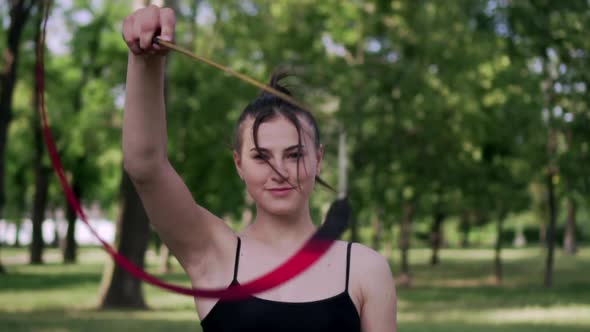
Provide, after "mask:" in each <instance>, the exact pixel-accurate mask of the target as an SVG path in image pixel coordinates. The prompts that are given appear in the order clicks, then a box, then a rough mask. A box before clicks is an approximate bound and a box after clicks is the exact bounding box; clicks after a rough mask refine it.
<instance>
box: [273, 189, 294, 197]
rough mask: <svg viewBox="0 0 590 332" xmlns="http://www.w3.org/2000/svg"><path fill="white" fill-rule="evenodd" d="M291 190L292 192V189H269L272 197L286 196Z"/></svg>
mask: <svg viewBox="0 0 590 332" xmlns="http://www.w3.org/2000/svg"><path fill="white" fill-rule="evenodd" d="M292 190H293V188H272V189H269V191H270V192H271V194H273V195H274V196H286V195H288V194H289V193H290V192H291V191H292Z"/></svg>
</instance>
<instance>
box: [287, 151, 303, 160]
mask: <svg viewBox="0 0 590 332" xmlns="http://www.w3.org/2000/svg"><path fill="white" fill-rule="evenodd" d="M301 155H302V154H301V152H293V153H289V158H292V159H299V158H301Z"/></svg>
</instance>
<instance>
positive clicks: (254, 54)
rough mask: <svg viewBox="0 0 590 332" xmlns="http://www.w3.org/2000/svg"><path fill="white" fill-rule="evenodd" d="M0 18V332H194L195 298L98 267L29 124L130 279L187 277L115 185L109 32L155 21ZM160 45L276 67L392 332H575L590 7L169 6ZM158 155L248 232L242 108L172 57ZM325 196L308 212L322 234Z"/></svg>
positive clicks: (27, 8) (589, 290)
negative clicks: (305, 116)
mask: <svg viewBox="0 0 590 332" xmlns="http://www.w3.org/2000/svg"><path fill="white" fill-rule="evenodd" d="M45 3H47V2H46V1H34V0H29V1H27V0H20V1H19V0H10V1H7V2H1V3H0V23H1V26H2V33H1V34H0V45H2V46H1V49H2V60H0V61H1V62H0V68H2V72H1V73H0V74H1V76H0V80H1V81H0V82H1V85H0V112H1V114H0V152H1V154H0V155H1V159H0V166H1V167H0V179H1V181H0V211H1V215H0V218H1V219H2V220H1V221H0V246H1V248H0V270H1V274H0V326H1V328H0V329H1V330H7V331H99V330H100V331H103V330H105V329H106V330H115V331H122V330H125V331H159V330H163V329H175V330H177V329H190V330H197V331H198V330H199V324H198V316H197V315H196V313H195V311H194V304H193V302H192V299H191V298H189V297H186V296H182V295H176V294H171V293H167V292H164V291H162V290H159V289H155V288H154V287H152V286H147V285H142V284H140V283H138V282H137V281H135V280H134V279H132V278H130V277H129V276H128V275H126V273H124V272H123V271H121V270H120V269H119V268H118V267H115V266H113V264H112V263H111V260H110V258H109V256H108V255H107V254H106V253H105V252H104V251H102V249H100V248H99V247H98V246H97V245H96V243H95V242H92V241H91V240H90V238H89V237H88V234H87V233H85V232H87V231H86V225H84V224H83V223H82V222H81V221H80V220H78V221H76V215H75V212H74V211H73V210H72V209H71V208H70V207H68V205H67V203H66V200H65V199H64V195H63V193H62V190H61V188H60V187H59V183H58V181H57V178H56V176H55V175H54V173H53V170H52V167H51V164H50V162H49V158H48V155H47V152H46V149H45V147H44V143H43V138H42V134H41V128H40V118H39V100H38V99H37V96H36V94H35V93H34V91H35V89H36V84H38V81H37V80H36V79H35V66H36V64H37V61H39V58H38V57H37V56H36V54H37V53H38V51H39V50H40V49H41V48H43V50H44V52H45V57H44V59H45V63H44V65H45V75H44V78H45V103H46V105H47V112H48V117H49V122H50V125H51V130H52V132H53V135H54V138H55V140H56V145H57V148H58V152H59V154H60V156H61V158H62V162H63V165H64V168H65V169H66V175H67V178H68V180H69V182H70V184H71V186H72V187H73V190H74V192H75V193H76V195H77V197H78V198H79V200H80V201H81V202H82V203H83V205H84V207H85V208H86V211H87V212H88V215H89V217H90V221H91V223H93V224H94V225H95V226H97V227H99V228H100V229H101V233H102V234H103V235H104V236H105V238H106V239H107V240H108V241H109V242H112V243H113V244H114V245H115V246H116V248H117V249H118V250H119V251H121V252H122V253H123V254H124V255H126V256H127V257H129V258H130V259H131V260H132V261H134V262H136V263H137V264H139V265H140V266H145V268H146V269H147V270H148V271H149V272H152V273H155V274H156V275H157V276H159V277H161V278H164V279H166V280H168V281H172V282H175V283H180V284H185V285H187V278H186V277H185V276H184V274H183V272H182V270H181V268H180V267H179V266H178V264H177V263H176V261H175V260H174V259H173V258H172V257H170V254H169V253H168V251H167V249H166V247H165V246H163V245H162V244H161V243H160V242H159V240H158V238H157V236H156V235H155V234H154V233H153V232H152V231H151V230H150V228H149V224H148V221H147V219H146V218H145V215H144V213H143V210H142V207H141V204H140V203H139V201H138V199H137V196H136V195H135V193H134V190H133V188H132V186H131V185H130V182H129V180H128V178H127V177H126V176H124V173H123V172H122V156H121V146H120V139H121V136H120V135H121V122H122V112H123V103H124V97H125V95H124V93H125V70H126V61H127V49H126V45H125V43H124V42H123V40H122V38H121V24H122V19H123V18H124V17H125V16H126V15H128V14H129V13H131V12H132V10H133V9H134V8H138V7H141V6H145V5H147V4H149V1H139V0H136V1H107V0H103V1H101V0H57V1H52V7H51V12H50V16H49V22H48V25H47V36H46V42H45V44H44V45H42V44H40V43H39V40H40V38H39V37H40V33H41V26H42V15H41V14H42V10H41V9H42V8H41V5H43V4H45ZM155 3H158V4H160V5H165V6H169V7H172V8H175V10H176V13H177V21H178V23H177V34H176V43H177V44H179V45H181V46H183V47H186V48H188V49H190V50H192V51H194V52H195V53H197V54H199V55H203V56H205V57H209V58H212V59H214V60H215V61H217V62H220V63H222V64H225V65H228V66H229V67H231V68H233V69H235V70H237V71H239V72H242V73H245V74H248V75H250V76H252V77H254V78H256V79H258V80H261V81H267V79H268V77H269V75H270V73H271V72H272V70H273V69H274V68H277V67H278V66H285V67H287V68H289V69H290V70H291V71H292V72H293V73H294V74H295V76H294V77H293V78H291V80H290V85H291V86H292V87H293V88H294V90H295V91H296V92H297V97H298V98H299V99H301V100H303V101H305V102H306V103H307V104H308V105H311V108H312V109H313V111H314V114H315V115H316V116H317V118H318V120H319V122H320V127H321V130H322V135H323V136H322V138H323V143H324V145H325V150H326V157H325V164H324V167H323V168H322V175H323V177H324V178H325V179H326V180H327V182H328V183H330V184H332V185H333V186H334V187H335V188H337V190H338V191H340V192H347V193H348V195H349V197H350V200H351V203H352V205H353V209H354V216H353V218H352V219H351V223H350V225H349V228H348V230H347V232H346V233H345V234H344V236H343V239H345V240H353V241H358V242H362V243H364V244H366V245H368V246H370V247H372V248H374V249H376V250H378V251H380V252H381V253H383V254H384V255H385V256H386V257H387V258H388V259H389V260H390V263H391V267H392V270H393V273H394V277H395V279H396V283H397V289H398V321H399V330H400V331H473V330H478V331H519V332H522V331H525V332H526V331H535V332H542V331H588V330H590V248H589V247H588V243H589V241H590V205H589V202H590V171H589V169H590V168H589V167H590V110H589V102H590V97H589V96H590V95H589V94H588V88H589V84H590V70H589V64H590V54H589V53H588V52H589V50H590V47H589V46H590V38H589V37H588V36H589V35H590V2H588V1H586V0H571V1H550V0H512V1H511V0H453V1H442V0H441V1H435V0H424V1H410V0H406V1H402V0H387V1H386V0H382V1H378V0H374V1H369V0H350V1H340V0H323V1H311V0H299V1H261V0H245V1H238V0H216V1H206V0H193V1H188V0H166V1H160V2H155ZM166 70H167V82H166V83H167V87H168V88H167V90H166V97H167V108H168V111H167V112H168V128H169V140H170V142H169V143H170V144H169V156H170V159H171V161H172V163H173V164H174V165H175V167H176V168H177V170H178V171H179V173H180V174H181V175H182V177H183V178H184V179H185V181H186V183H187V185H188V186H189V188H190V189H191V190H192V192H193V194H194V196H195V198H196V199H197V200H198V201H199V202H200V203H202V205H204V206H205V207H207V208H209V209H210V210H212V211H213V212H214V213H216V214H218V215H220V216H222V217H224V219H226V220H227V222H228V223H229V224H230V225H232V227H234V228H235V229H236V230H238V229H240V228H242V227H244V226H245V225H247V224H248V223H249V222H250V221H251V219H252V216H253V213H254V210H253V206H252V202H251V201H250V200H249V199H248V197H247V196H246V194H245V190H244V188H243V185H242V184H241V182H240V181H239V178H238V177H237V176H236V175H235V170H234V166H233V163H232V159H231V150H230V146H231V144H230V143H231V133H232V130H233V127H234V123H235V121H236V120H237V117H238V116H239V114H240V112H241V110H242V109H243V107H244V106H245V105H246V104H247V103H248V101H250V100H252V99H253V98H254V97H255V96H256V94H257V91H256V89H255V88H253V87H251V86H249V85H246V84H245V83H243V82H240V81H238V80H236V79H234V78H232V77H230V76H228V75H227V74H224V73H222V72H220V71H218V70H215V69H213V68H210V67H207V66H205V65H204V64H201V63H197V62H195V61H193V60H191V59H189V58H187V57H185V56H182V55H180V54H174V53H171V54H170V56H169V61H168V63H167V68H166ZM335 197H336V196H335V194H334V193H331V192H330V191H327V190H323V189H318V190H317V192H316V193H315V194H314V196H313V199H312V210H313V215H314V218H315V220H317V222H318V223H319V222H320V220H322V218H323V216H324V214H325V212H326V209H327V207H328V206H329V204H330V202H331V201H333V200H334V198H335Z"/></svg>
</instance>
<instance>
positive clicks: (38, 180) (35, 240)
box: [30, 165, 49, 264]
mask: <svg viewBox="0 0 590 332" xmlns="http://www.w3.org/2000/svg"><path fill="white" fill-rule="evenodd" d="M48 188H49V169H47V168H45V167H43V165H35V198H34V202H33V217H32V223H33V236H32V241H31V252H30V254H31V255H30V263H31V264H42V263H43V249H44V247H45V242H44V240H43V220H44V219H45V209H46V207H47V192H48Z"/></svg>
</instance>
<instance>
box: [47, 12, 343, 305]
mask: <svg viewBox="0 0 590 332" xmlns="http://www.w3.org/2000/svg"><path fill="white" fill-rule="evenodd" d="M49 7H50V1H46V3H45V8H44V14H43V15H44V18H43V26H42V33H41V35H40V38H41V45H43V44H44V41H45V31H46V26H47V21H48V19H49ZM155 42H157V43H159V44H161V45H163V46H165V47H169V48H170V49H174V50H176V51H178V52H181V53H183V54H186V55H188V56H190V57H191V58H195V59H198V60H200V61H203V62H205V63H208V64H209V65H212V66H214V67H216V68H218V69H220V70H223V71H225V72H228V73H230V74H232V75H233V76H235V77H238V78H240V79H242V80H244V81H246V82H248V83H250V84H253V85H255V86H257V87H259V88H260V89H263V90H265V91H268V92H269V93H273V94H275V95H277V96H279V97H280V98H283V99H285V100H286V101H288V102H289V103H292V104H293V105H296V106H297V107H300V108H302V109H306V108H305V107H304V106H303V105H302V104H301V103H299V102H297V101H296V100H294V99H293V98H291V97H290V96H288V95H286V94H284V93H281V92H280V91H277V90H275V89H272V88H270V87H268V86H265V85H264V84H262V83H259V82H257V81H255V80H253V79H251V78H249V77H247V76H245V75H243V74H240V73H237V72H235V71H233V70H231V69H229V68H226V67H223V66H221V65H218V64H216V63H214V62H213V61H211V60H208V59H205V58H202V57H198V56H196V55H194V54H192V53H190V52H188V51H186V50H183V49H181V48H179V47H177V46H175V45H174V44H172V43H168V42H166V41H163V40H161V39H157V38H156V39H155ZM37 57H38V58H37V66H36V79H37V91H36V93H37V94H38V97H39V99H38V100H39V111H40V112H41V126H42V130H43V137H44V139H45V143H46V145H47V150H48V153H49V155H50V158H51V162H52V165H53V168H54V170H55V173H56V174H57V176H58V178H59V181H60V184H61V186H62V188H63V191H64V193H65V196H66V198H67V200H68V202H69V204H70V205H71V206H72V207H73V208H74V210H75V211H76V213H77V214H78V216H79V217H80V219H81V220H82V221H83V222H84V223H85V224H86V225H87V226H88V228H89V230H90V231H91V233H92V234H93V235H94V236H95V237H96V238H97V239H98V240H99V241H100V243H101V244H102V246H103V248H104V249H105V251H106V252H107V253H108V254H109V255H110V256H111V257H112V259H113V260H114V261H115V262H116V263H117V264H120V266H121V267H123V268H124V269H125V270H126V271H127V272H129V273H130V274H131V275H133V276H135V277H136V278H139V279H140V280H143V281H145V282H147V283H149V284H151V285H154V286H157V287H160V288H162V289H166V290H169V291H172V292H176V293H179V294H184V295H189V296H194V297H203V298H223V299H241V298H245V297H248V296H250V295H252V294H255V293H259V292H263V291H265V290H268V289H271V288H274V287H276V286H278V285H280V284H282V283H284V282H286V281H288V280H290V279H292V278H293V277H295V276H297V275H298V274H299V273H302V272H303V271H305V270H306V269H307V268H309V267H310V266H311V265H312V264H313V263H315V262H316V261H317V260H318V259H319V258H320V257H321V256H322V255H323V254H325V253H326V251H328V249H329V248H330V247H331V246H332V245H333V243H334V241H335V239H337V238H339V237H340V235H342V233H343V232H344V230H345V229H346V224H347V221H348V218H349V216H350V206H349V205H348V202H347V200H346V199H341V200H337V201H336V202H335V203H334V204H332V206H331V207H330V210H329V211H328V214H327V216H326V220H325V222H324V223H323V224H322V226H321V227H320V228H319V229H318V231H317V232H316V234H315V235H314V236H312V237H311V238H310V239H309V240H308V241H307V242H306V243H305V245H304V246H303V247H302V248H301V249H300V250H299V251H298V252H297V253H296V254H294V255H293V256H292V257H291V258H289V259H288V260H287V261H286V262H285V263H283V264H281V265H280V266H278V267H277V268H276V269H275V270H273V271H271V272H268V273H266V274H264V275H263V276H261V277H260V278H258V279H255V280H253V281H250V282H247V283H244V284H243V285H239V286H232V287H230V288H218V289H200V288H187V287H182V286H178V285H174V284H170V283H167V282H164V281H162V280H160V279H158V278H156V277H155V276H153V275H150V274H148V273H147V272H145V271H144V270H142V269H141V268H140V267H138V266H136V265H135V264H133V263H132V262H131V261H130V260H129V259H127V258H126V257H124V256H122V255H120V254H119V253H117V251H116V250H115V249H114V248H113V247H112V246H111V245H110V244H109V243H107V242H106V241H104V240H103V239H102V238H101V237H100V234H98V232H97V231H96V230H94V229H93V228H92V226H91V225H90V223H89V222H88V219H87V217H86V214H85V213H84V210H83V209H82V207H81V205H80V202H79V201H78V199H77V198H76V196H75V195H74V192H73V190H72V188H71V187H70V185H69V183H68V181H67V178H66V176H65V171H64V169H63V167H62V164H61V160H60V158H59V155H58V153H57V149H56V146H55V141H54V139H53V136H52V134H51V129H50V126H49V122H48V119H47V110H46V108H45V100H44V95H45V92H44V91H45V88H44V84H45V80H44V78H45V76H44V72H45V70H44V63H43V57H44V54H43V48H42V47H41V50H40V51H39V53H37Z"/></svg>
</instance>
